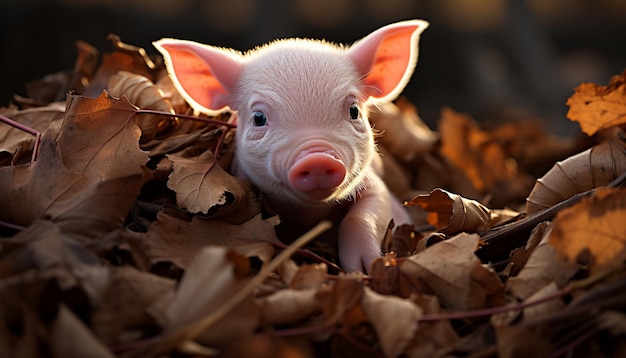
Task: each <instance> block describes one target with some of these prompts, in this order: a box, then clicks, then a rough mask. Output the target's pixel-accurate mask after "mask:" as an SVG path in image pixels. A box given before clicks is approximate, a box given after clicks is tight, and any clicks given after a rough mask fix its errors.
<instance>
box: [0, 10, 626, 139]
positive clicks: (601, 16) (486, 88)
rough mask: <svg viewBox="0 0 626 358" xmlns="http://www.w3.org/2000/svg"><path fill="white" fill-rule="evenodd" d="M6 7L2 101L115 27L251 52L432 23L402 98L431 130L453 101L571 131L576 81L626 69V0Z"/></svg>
mask: <svg viewBox="0 0 626 358" xmlns="http://www.w3.org/2000/svg"><path fill="white" fill-rule="evenodd" d="M0 14H1V15H2V17H1V18H2V21H0V49H1V55H0V106H6V105H8V104H9V103H10V101H11V97H12V95H13V94H14V93H18V94H21V93H23V85H24V84H25V83H26V82H28V81H31V80H34V79H37V78H40V77H42V76H44V75H46V74H48V73H52V72H57V71H60V70H65V69H71V68H72V67H73V65H74V60H75V56H76V46H75V42H76V41H77V40H83V41H86V42H88V43H90V44H91V45H93V46H95V47H96V48H97V49H98V50H100V52H101V53H105V52H109V51H112V49H113V47H112V45H111V43H110V42H109V41H107V35H108V34H109V33H115V34H117V35H119V36H120V37H121V39H122V41H124V42H126V43H128V44H132V45H136V46H141V47H144V48H145V49H146V51H148V53H150V54H154V53H156V50H154V48H153V47H152V45H151V42H152V41H154V40H157V39H159V38H161V37H176V38H181V39H191V40H195V41H198V42H204V43H208V44H212V45H219V46H224V47H232V48H235V49H237V50H246V49H249V48H251V47H254V46H256V45H259V44H263V43H265V42H268V41H271V40H272V39H275V38H283V37H309V38H324V39H327V40H329V41H333V42H340V43H351V42H353V41H355V40H357V39H359V38H361V37H363V36H365V35H367V34H368V33H369V32H371V31H373V30H375V29H377V28H378V27H380V26H383V25H386V24H388V23H391V22H395V21H399V20H406V19H413V18H419V19H425V20H427V21H429V22H430V24H431V25H430V27H429V28H428V29H427V30H426V31H425V32H424V33H423V35H422V38H421V41H420V57H419V62H418V66H417V69H416V71H415V74H414V75H413V78H412V80H411V82H410V84H409V85H408V86H407V88H406V90H405V92H404V94H405V95H406V96H407V97H408V99H409V100H410V101H411V102H413V103H415V104H416V105H417V106H418V109H419V112H420V115H421V116H422V118H423V119H424V120H425V121H426V122H427V123H428V124H429V125H431V127H433V128H436V123H437V120H438V118H439V113H440V110H441V108H442V107H443V106H450V107H452V108H453V109H455V110H457V111H460V112H467V113H469V114H471V115H472V116H474V118H476V119H479V120H498V119H499V118H515V117H528V116H532V117H538V118H541V119H542V121H543V123H545V124H546V128H547V129H549V130H550V131H552V132H554V133H560V134H563V135H568V134H570V133H575V132H577V131H578V127H577V125H575V124H572V123H569V121H568V120H567V119H566V118H565V113H566V112H567V107H566V106H565V101H566V100H567V98H568V97H569V96H570V95H571V94H572V93H573V88H574V87H575V86H577V85H578V84H579V83H580V82H594V83H598V84H606V83H607V82H608V80H609V78H610V76H612V75H614V74H620V73H621V72H622V71H623V70H624V68H626V0H224V1H222V0H0Z"/></svg>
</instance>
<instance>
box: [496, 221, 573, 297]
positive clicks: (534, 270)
mask: <svg viewBox="0 0 626 358" xmlns="http://www.w3.org/2000/svg"><path fill="white" fill-rule="evenodd" d="M546 225H547V224H546ZM543 226H545V225H543ZM551 231H552V229H551V226H550V227H548V228H544V229H541V230H539V229H536V230H534V231H533V234H534V235H541V241H540V242H539V244H537V246H536V247H535V248H534V249H532V252H531V253H530V256H529V257H528V260H527V261H526V263H525V264H524V266H523V268H522V270H521V271H520V272H519V274H518V275H517V276H515V277H511V278H509V279H508V280H507V283H506V289H507V291H509V292H510V293H511V294H513V296H515V297H516V298H518V299H519V300H526V299H527V298H528V297H530V296H532V295H533V294H534V293H535V292H537V291H539V290H540V289H541V288H543V287H545V286H546V285H548V284H550V283H551V282H554V283H556V285H557V286H558V287H563V286H564V285H566V284H567V282H568V281H569V280H570V279H571V278H572V276H573V275H574V274H575V273H576V272H577V271H578V265H575V264H572V263H569V262H565V260H563V259H562V258H560V257H558V256H557V254H556V250H555V249H554V247H553V246H552V245H550V244H549V238H550V233H551ZM530 241H531V242H532V241H535V240H534V239H532V240H530Z"/></svg>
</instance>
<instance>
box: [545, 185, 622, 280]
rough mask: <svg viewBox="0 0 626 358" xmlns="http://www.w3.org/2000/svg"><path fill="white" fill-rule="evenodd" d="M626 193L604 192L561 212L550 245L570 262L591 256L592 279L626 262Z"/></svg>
mask: <svg viewBox="0 0 626 358" xmlns="http://www.w3.org/2000/svg"><path fill="white" fill-rule="evenodd" d="M625 217H626V189H612V188H601V189H598V191H597V192H596V194H595V195H594V196H593V197H590V198H585V199H583V200H582V201H581V202H580V203H578V204H576V205H573V206H571V207H569V208H567V209H564V210H563V211H561V212H560V213H559V214H558V215H557V216H556V218H555V219H554V228H553V229H552V234H551V235H550V244H551V245H553V246H554V247H555V248H556V250H557V252H558V253H559V254H561V255H562V256H563V257H565V258H567V259H568V260H569V261H574V260H576V259H577V258H578V256H579V255H580V254H582V253H583V252H588V253H589V258H588V260H589V262H588V266H589V269H590V270H591V273H590V275H593V274H595V273H597V272H598V271H601V270H602V269H607V268H611V267H615V266H617V265H622V264H623V262H624V260H625V259H626V220H624V218H625Z"/></svg>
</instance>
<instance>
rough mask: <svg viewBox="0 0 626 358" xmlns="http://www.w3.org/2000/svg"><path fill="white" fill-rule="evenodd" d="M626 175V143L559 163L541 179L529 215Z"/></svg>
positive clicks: (609, 144) (528, 207) (600, 146)
mask: <svg viewBox="0 0 626 358" xmlns="http://www.w3.org/2000/svg"><path fill="white" fill-rule="evenodd" d="M623 172H626V143H624V142H623V141H621V140H618V139H613V140H609V141H605V142H603V143H601V144H598V145H596V146H594V147H593V148H590V149H587V150H585V151H584V152H581V153H578V154H576V155H573V156H571V157H569V158H567V159H565V160H563V161H560V162H557V163H556V164H555V165H554V166H553V167H552V169H550V170H549V171H548V172H547V173H546V174H545V175H544V176H543V177H541V178H539V179H537V182H536V183H535V186H534V187H533V190H532V191H531V192H530V195H528V198H527V199H526V212H527V213H528V214H532V213H535V212H538V211H541V210H543V209H547V208H549V207H551V206H553V205H554V204H558V203H559V202H561V201H563V200H565V199H567V198H570V197H571V196H573V195H575V194H577V193H581V192H584V191H587V190H590V189H593V188H597V187H599V186H603V185H607V184H609V183H610V182H612V181H613V180H614V179H616V178H617V177H618V176H619V175H620V174H622V173H623Z"/></svg>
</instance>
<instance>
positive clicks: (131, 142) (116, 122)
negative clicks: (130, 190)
mask: <svg viewBox="0 0 626 358" xmlns="http://www.w3.org/2000/svg"><path fill="white" fill-rule="evenodd" d="M136 112H137V108H136V107H134V106H133V105H131V104H130V103H128V100H126V99H114V98H111V97H109V96H108V95H107V93H106V91H105V92H103V93H102V94H101V95H100V97H98V98H88V97H82V96H71V97H69V98H68V105H67V113H66V118H65V121H63V127H62V129H61V134H60V135H59V139H58V146H59V151H60V153H61V157H62V158H63V163H64V164H65V166H67V167H68V168H69V169H70V170H73V171H76V172H77V173H80V174H84V175H85V176H86V177H87V179H89V181H98V180H103V179H112V178H118V177H126V176H131V175H137V174H142V173H143V169H142V167H143V166H144V164H145V163H146V162H147V161H148V155H147V153H146V152H143V151H141V150H140V149H139V136H140V135H141V132H140V130H139V128H138V127H137V126H136V125H135V123H134V115H135V113H136Z"/></svg>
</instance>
